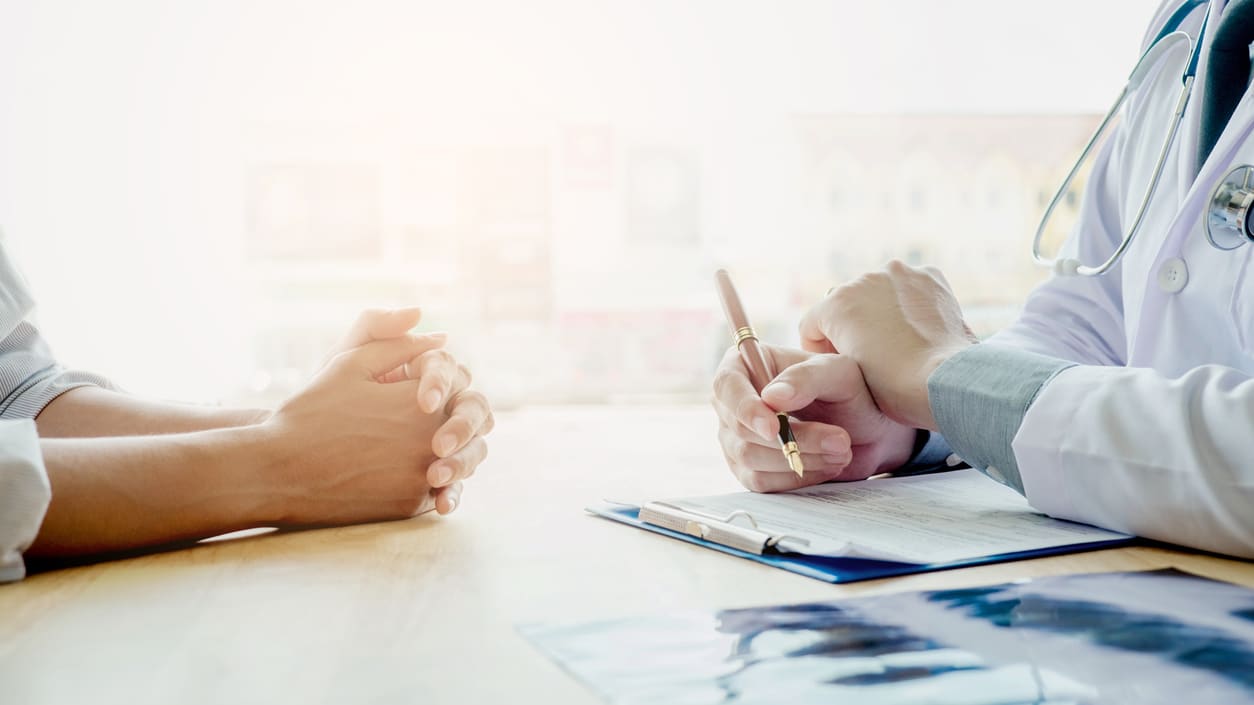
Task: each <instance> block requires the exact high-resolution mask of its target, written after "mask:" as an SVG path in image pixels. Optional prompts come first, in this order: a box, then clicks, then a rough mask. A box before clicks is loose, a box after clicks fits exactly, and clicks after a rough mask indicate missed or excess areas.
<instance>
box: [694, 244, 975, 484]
mask: <svg viewBox="0 0 1254 705" xmlns="http://www.w3.org/2000/svg"><path fill="white" fill-rule="evenodd" d="M975 342H977V341H976V339H975V336H974V335H973V334H972V333H971V329H970V328H969V327H968V326H967V325H966V323H964V322H963V320H962V311H961V308H960V307H959V305H958V301H957V299H956V298H955V297H954V294H953V291H952V290H951V289H950V287H949V283H948V282H947V281H946V280H945V277H944V276H943V275H942V274H941V273H940V271H939V270H936V269H934V268H930V267H927V268H921V269H920V268H915V267H911V266H909V265H906V264H904V263H902V262H899V261H893V262H890V263H889V264H888V265H887V266H886V267H885V268H884V269H883V270H881V271H877V272H872V273H869V274H866V275H864V276H862V277H860V278H858V279H857V280H855V281H853V282H850V283H849V284H846V285H844V286H841V287H838V288H836V289H834V290H832V291H831V292H830V293H829V294H828V295H827V296H826V297H824V299H823V300H822V301H821V302H819V303H818V304H817V305H816V306H814V307H813V308H811V309H810V311H809V312H807V313H806V315H805V317H804V318H802V320H801V344H802V349H800V350H797V349H790V348H783V347H778V346H771V345H767V346H764V347H765V349H766V354H767V356H768V357H769V358H771V359H770V362H771V363H772V365H773V366H774V369H775V370H776V372H777V375H776V377H775V379H774V380H773V381H772V382H771V383H770V384H768V385H767V386H766V387H765V388H764V389H763V390H762V393H761V395H759V394H758V393H757V392H755V391H754V389H753V386H752V385H751V384H750V382H749V377H748V374H747V372H746V371H745V368H744V364H743V363H742V362H741V359H740V355H739V352H738V351H737V350H736V349H735V348H734V347H733V348H731V349H730V350H728V352H727V354H726V355H724V357H723V360H722V362H721V363H720V365H719V368H718V372H717V373H716V375H715V377H714V407H715V410H716V412H717V413H718V417H719V442H720V443H721V444H722V447H723V453H724V455H725V456H726V458H727V463H728V465H729V466H730V468H731V470H732V472H733V474H735V475H736V477H737V478H738V479H739V480H740V482H741V484H743V485H744V486H745V487H746V488H748V489H750V490H753V491H755V492H783V491H787V490H792V489H797V488H799V487H807V486H809V485H815V484H818V483H822V482H829V481H832V480H861V479H865V478H867V477H869V476H871V475H874V474H877V473H880V472H887V471H889V470H893V469H896V468H898V467H900V466H901V465H902V464H903V463H905V462H906V461H907V460H909V459H910V456H911V453H912V451H913V448H914V443H915V439H916V437H917V435H918V432H919V430H920V429H924V430H936V421H935V420H934V419H933V417H932V412H931V408H930V406H929V404H928V394H927V379H928V376H929V375H931V373H932V372H933V371H934V370H935V369H936V368H937V367H939V366H940V365H941V364H942V363H943V362H944V361H945V360H947V359H949V357H950V356H952V355H953V354H955V353H957V352H959V351H960V350H962V349H964V348H966V347H968V346H970V345H972V344H974V343H975ZM776 412H784V413H788V414H789V415H791V416H793V417H794V418H796V419H799V421H798V422H796V423H793V424H792V428H793V432H794V434H795V435H796V437H797V444H798V446H800V448H801V453H802V462H803V463H804V464H805V468H806V472H805V474H804V476H802V477H797V475H795V474H794V473H792V472H791V471H790V470H789V468H788V465H787V462H786V461H785V459H784V457H783V455H782V454H781V453H780V450H779V445H778V440H777V439H776V435H775V434H776V433H777V432H778V430H779V422H778V420H777V419H776V416H775V415H776Z"/></svg>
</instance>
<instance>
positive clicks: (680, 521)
mask: <svg viewBox="0 0 1254 705" xmlns="http://www.w3.org/2000/svg"><path fill="white" fill-rule="evenodd" d="M640 521H643V522H645V523H647V524H653V525H655V526H660V527H662V528H665V529H670V530H671V531H678V532H680V533H684V534H687V535H689V536H693V537H696V538H699V539H702V540H704V541H709V542H710V543H717V544H719V545H722V546H727V547H729V548H735V549H738V550H741V551H745V552H747V553H752V554H755V555H759V556H760V555H762V554H764V553H766V552H767V551H770V550H773V549H775V548H776V547H777V546H778V545H779V543H780V542H781V541H787V542H788V543H789V545H790V546H802V547H804V546H809V545H810V542H809V540H807V539H804V538H802V537H800V536H792V535H790V534H775V533H771V532H769V531H766V530H764V529H762V528H761V527H759V526H758V521H757V520H756V519H754V518H753V515H752V514H750V513H749V512H746V511H743V510H736V511H734V512H732V513H730V514H728V515H726V516H718V515H714V514H706V513H704V512H698V511H695V510H692V509H682V508H680V507H676V506H675V505H673V504H667V503H666V502H649V503H648V504H646V505H644V506H643V507H641V508H640ZM737 522H739V523H737Z"/></svg>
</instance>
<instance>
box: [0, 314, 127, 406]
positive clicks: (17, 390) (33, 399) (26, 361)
mask: <svg viewBox="0 0 1254 705" xmlns="http://www.w3.org/2000/svg"><path fill="white" fill-rule="evenodd" d="M88 385H96V386H101V387H110V386H111V385H110V384H109V382H108V381H107V380H106V379H105V378H103V377H100V376H99V375H94V374H90V373H87V372H75V371H72V370H66V369H64V368H62V367H61V365H59V364H57V361H56V359H54V358H53V357H52V351H51V350H49V349H48V345H47V343H45V342H44V340H43V338H41V337H40V335H39V332H38V331H36V330H35V327H34V326H32V325H31V324H30V323H27V322H26V321H22V322H21V323H19V324H17V327H16V328H14V329H13V332H12V333H10V334H9V335H8V337H6V338H5V339H4V340H2V341H0V419H33V418H35V417H36V416H37V415H39V412H40V411H43V408H44V407H45V406H47V405H48V402H50V401H52V400H53V399H56V398H57V397H58V396H60V395H61V394H64V393H65V392H68V391H69V390H71V389H74V388H75V387H83V386H88Z"/></svg>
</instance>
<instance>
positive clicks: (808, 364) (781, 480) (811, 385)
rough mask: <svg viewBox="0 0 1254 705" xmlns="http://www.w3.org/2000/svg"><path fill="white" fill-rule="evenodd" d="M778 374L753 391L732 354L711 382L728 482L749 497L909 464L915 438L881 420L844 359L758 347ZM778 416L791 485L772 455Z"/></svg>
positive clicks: (730, 352)
mask: <svg viewBox="0 0 1254 705" xmlns="http://www.w3.org/2000/svg"><path fill="white" fill-rule="evenodd" d="M762 347H763V350H764V351H765V353H766V356H767V358H768V359H769V362H770V363H771V365H772V367H773V368H774V369H776V370H780V373H779V374H778V375H777V376H776V377H775V379H774V380H773V381H772V382H771V383H770V384H768V385H767V386H766V388H765V389H763V390H762V395H761V396H759V395H758V393H757V392H755V391H754V390H753V385H752V384H751V383H750V381H749V375H748V372H746V370H745V366H744V363H743V362H742V361H741V359H740V353H739V352H738V351H737V350H736V348H731V349H730V350H728V352H727V354H726V355H724V356H723V361H722V363H720V365H719V368H718V372H717V373H716V374H715V377H714V409H715V411H716V412H717V413H718V418H719V442H720V443H721V444H722V446H723V455H724V456H725V457H726V458H727V464H728V466H729V467H730V468H731V471H732V473H733V474H735V475H736V478H737V479H738V480H740V483H741V484H742V485H744V486H745V487H746V488H747V489H750V490H752V491H754V492H784V491H787V490H793V489H797V488H799V487H807V486H810V485H816V484H819V483H821V482H829V481H832V480H862V479H865V478H867V477H869V476H871V475H874V474H876V473H879V472H886V471H888V470H894V469H896V468H898V467H900V466H901V465H902V464H903V463H905V462H906V461H907V460H909V458H910V453H911V451H912V450H913V447H914V440H915V435H916V431H915V429H914V428H911V427H908V426H903V425H901V424H898V423H896V422H894V421H893V420H892V419H890V418H888V417H887V416H885V415H884V414H883V413H882V412H881V411H880V410H879V408H877V407H876V405H875V401H874V400H873V399H872V398H871V394H870V392H869V391H868V390H867V386H866V383H865V382H864V381H863V379H862V371H861V370H860V369H859V368H858V365H857V363H855V362H854V361H853V360H852V359H851V358H849V357H847V356H844V355H835V354H814V353H808V352H805V351H802V350H795V349H789V348H781V347H776V346H771V345H764V346H762ZM776 412H785V413H788V414H789V415H790V416H793V417H794V418H796V419H800V420H799V421H794V422H792V423H791V426H792V429H793V433H794V435H795V436H796V437H797V445H798V447H799V448H800V449H801V461H802V463H803V464H804V465H805V474H804V475H803V476H802V477H797V475H796V473H794V472H793V471H792V470H791V469H789V467H788V463H787V461H785V459H784V456H783V454H782V453H781V452H780V448H779V438H778V436H777V435H776V434H777V433H778V432H779V419H778V418H776V416H775V414H776Z"/></svg>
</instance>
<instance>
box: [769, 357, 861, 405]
mask: <svg viewBox="0 0 1254 705" xmlns="http://www.w3.org/2000/svg"><path fill="white" fill-rule="evenodd" d="M865 394H866V382H865V381H864V380H863V379H862V369H861V368H860V367H858V363H857V362H855V361H854V360H853V358H851V357H848V356H845V355H815V356H814V357H811V358H810V359H808V360H805V361H803V362H799V363H797V364H795V365H793V366H791V367H789V368H787V369H785V370H784V371H783V372H781V373H780V374H779V376H777V377H776V378H775V379H774V381H772V382H771V383H770V384H768V385H766V387H764V388H763V389H762V401H764V402H766V404H767V405H768V406H770V407H771V408H773V409H775V410H776V411H783V412H788V411H796V410H798V409H804V408H806V407H807V406H809V405H811V404H813V403H814V402H815V401H823V402H831V403H842V402H847V401H851V400H854V399H857V398H858V397H859V396H861V395H865Z"/></svg>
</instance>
